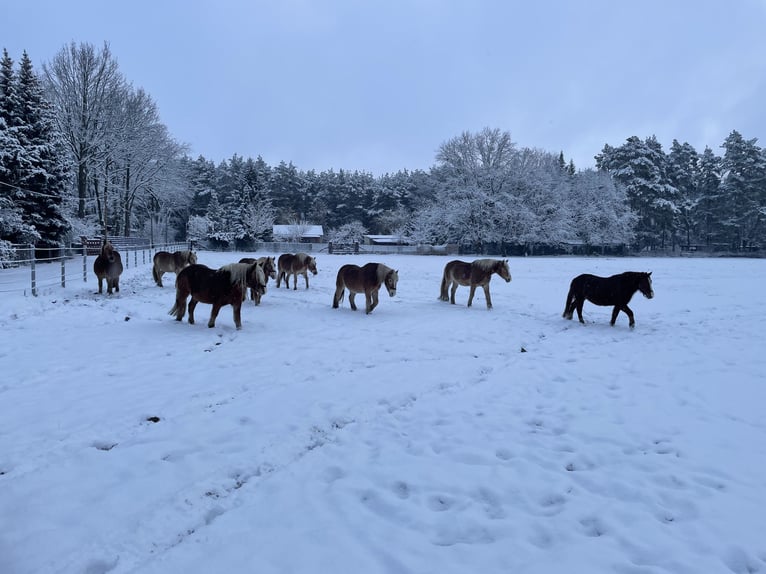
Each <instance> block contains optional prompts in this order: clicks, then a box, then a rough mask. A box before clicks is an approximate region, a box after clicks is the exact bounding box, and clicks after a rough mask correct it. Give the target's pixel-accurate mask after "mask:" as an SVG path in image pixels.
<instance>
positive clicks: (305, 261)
mask: <svg viewBox="0 0 766 574" xmlns="http://www.w3.org/2000/svg"><path fill="white" fill-rule="evenodd" d="M309 271H311V273H312V274H314V275H316V274H317V260H316V257H311V256H310V255H308V254H306V253H295V254H292V253H283V254H282V255H280V256H279V259H278V260H277V288H279V283H280V281H281V280H282V279H284V280H285V288H286V289H289V288H290V285H289V283H290V275H292V276H293V277H294V278H295V279H294V281H293V289H294V290H295V289H298V275H303V277H304V278H305V279H306V289H308V288H309V274H308V272H309Z"/></svg>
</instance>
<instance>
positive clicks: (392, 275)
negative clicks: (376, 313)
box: [383, 269, 399, 297]
mask: <svg viewBox="0 0 766 574" xmlns="http://www.w3.org/2000/svg"><path fill="white" fill-rule="evenodd" d="M398 282H399V272H398V271H396V270H394V269H391V270H390V271H389V272H388V273H386V278H385V280H384V281H383V284H384V285H385V286H386V291H388V295H389V297H393V296H394V295H396V284H397V283H398Z"/></svg>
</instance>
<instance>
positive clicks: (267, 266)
mask: <svg viewBox="0 0 766 574" xmlns="http://www.w3.org/2000/svg"><path fill="white" fill-rule="evenodd" d="M239 262H240V263H249V264H251V265H252V264H253V263H258V265H260V266H261V269H263V274H264V275H265V276H266V283H265V284H264V285H263V287H262V288H260V289H257V290H256V289H250V299H251V300H253V301H254V302H255V304H256V305H260V304H261V297H263V296H264V295H265V294H266V284H268V282H269V277H271V278H272V279H276V277H277V269H276V263H275V262H274V258H273V257H259V258H258V259H256V258H254V257H243V258H242V259H240V260H239Z"/></svg>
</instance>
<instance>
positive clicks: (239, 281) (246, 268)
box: [169, 263, 266, 329]
mask: <svg viewBox="0 0 766 574" xmlns="http://www.w3.org/2000/svg"><path fill="white" fill-rule="evenodd" d="M265 285H266V277H265V276H264V274H263V269H261V266H260V265H258V264H257V263H253V264H251V265H249V264H247V263H230V264H229V265H224V266H223V267H221V268H220V269H210V268H209V267H207V266H205V265H200V264H192V265H189V266H188V267H186V268H184V269H182V270H181V272H180V273H179V274H178V276H177V277H176V302H175V305H173V308H172V309H171V310H170V311H169V314H170V315H175V317H176V321H181V320H182V319H183V318H184V314H185V313H186V298H187V297H189V295H191V300H190V301H189V324H190V325H193V324H194V308H195V307H196V306H197V303H209V304H211V305H213V309H212V311H211V312H210V320H209V321H208V323H207V326H208V327H211V328H212V327H215V319H216V317H217V316H218V312H219V311H220V310H221V307H223V306H224V305H231V306H232V308H233V313H234V324H235V325H236V327H237V329H241V328H242V318H241V310H242V300H243V299H244V295H245V293H246V292H247V288H248V287H250V288H251V289H258V288H259V287H261V286H265Z"/></svg>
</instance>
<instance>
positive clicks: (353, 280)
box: [332, 263, 399, 315]
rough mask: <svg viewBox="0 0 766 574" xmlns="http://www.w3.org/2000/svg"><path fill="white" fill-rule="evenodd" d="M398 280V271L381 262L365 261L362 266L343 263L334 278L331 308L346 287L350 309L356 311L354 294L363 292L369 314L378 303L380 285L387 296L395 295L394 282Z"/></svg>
mask: <svg viewBox="0 0 766 574" xmlns="http://www.w3.org/2000/svg"><path fill="white" fill-rule="evenodd" d="M398 281H399V272H398V271H395V270H393V269H391V268H390V267H387V266H385V265H383V264H382V263H367V264H366V265H364V266H363V267H359V266H358V265H352V264H348V265H344V266H342V267H341V268H340V269H339V270H338V277H337V278H336V280H335V296H334V297H333V298H332V308H333V309H337V308H338V305H339V304H340V303H341V301H343V294H344V293H345V290H346V289H348V302H349V304H350V305H351V309H353V310H354V311H356V303H354V296H355V295H356V294H357V293H364V298H365V313H366V314H367V315H369V314H370V313H372V310H373V309H374V308H375V307H376V306H377V305H378V291H380V286H381V285H385V286H386V290H387V291H388V294H389V296H391V297H393V296H394V295H396V284H397V282H398Z"/></svg>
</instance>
